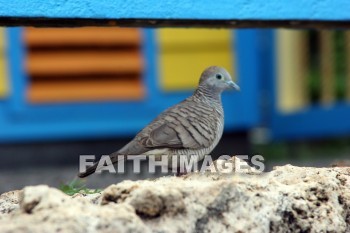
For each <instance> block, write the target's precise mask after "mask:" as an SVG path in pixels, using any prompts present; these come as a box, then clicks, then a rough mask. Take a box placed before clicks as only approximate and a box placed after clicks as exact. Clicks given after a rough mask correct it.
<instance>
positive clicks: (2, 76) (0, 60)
mask: <svg viewBox="0 0 350 233" xmlns="http://www.w3.org/2000/svg"><path fill="white" fill-rule="evenodd" d="M5 47H6V40H5V30H4V28H0V98H3V97H6V96H7V95H8V94H9V83H8V74H7V57H6V48H5Z"/></svg>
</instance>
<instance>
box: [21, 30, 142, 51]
mask: <svg viewBox="0 0 350 233" xmlns="http://www.w3.org/2000/svg"><path fill="white" fill-rule="evenodd" d="M141 37H142V35H141V31H140V30H138V29H134V28H98V27H96V28H95V27H89V28H26V30H25V33H24V40H25V41H26V43H27V44H28V45H29V46H62V45H63V46H64V45H75V46H86V45H99V46H105V45H140V44H141Z"/></svg>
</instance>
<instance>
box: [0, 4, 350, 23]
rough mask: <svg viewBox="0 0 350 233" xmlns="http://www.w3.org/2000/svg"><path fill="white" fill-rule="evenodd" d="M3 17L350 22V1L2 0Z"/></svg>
mask: <svg viewBox="0 0 350 233" xmlns="http://www.w3.org/2000/svg"><path fill="white" fill-rule="evenodd" d="M0 6H1V7H0V15H1V16H2V17H48V18H94V19H135V18H139V19H147V18H154V19H209V20H219V19H256V20H286V19H295V20H349V19H350V13H349V12H350V4H349V1H348V0H298V1H281V0H266V1H262V0H249V1H247V0H234V1H232V0H219V1H212V0H202V1H194V0H163V1H159V0H147V1H145V0H142V1H135V0H134V1H130V0H115V1H110V0H75V1H67V0H46V1H41V0H26V1H18V0H17V1H9V0H0Z"/></svg>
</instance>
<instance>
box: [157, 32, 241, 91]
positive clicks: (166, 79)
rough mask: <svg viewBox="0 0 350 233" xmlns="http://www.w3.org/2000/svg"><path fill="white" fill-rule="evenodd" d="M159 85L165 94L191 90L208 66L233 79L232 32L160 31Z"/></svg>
mask: <svg viewBox="0 0 350 233" xmlns="http://www.w3.org/2000/svg"><path fill="white" fill-rule="evenodd" d="M158 40H159V46H160V54H159V65H160V66H159V67H160V85H161V87H162V89H164V90H166V91H175V90H185V89H193V88H194V87H196V86H197V84H198V80H199V76H200V74H201V73H202V71H203V70H204V69H205V68H206V67H208V66H212V65H218V66H222V67H225V68H226V69H227V70H228V71H229V72H230V73H231V74H232V75H233V76H235V75H234V72H233V71H234V69H233V66H234V55H233V49H232V46H231V45H232V44H233V43H232V31H229V30H210V29H209V30H208V29H162V30H159V32H158Z"/></svg>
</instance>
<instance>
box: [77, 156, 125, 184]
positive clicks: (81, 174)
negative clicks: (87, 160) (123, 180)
mask: <svg viewBox="0 0 350 233" xmlns="http://www.w3.org/2000/svg"><path fill="white" fill-rule="evenodd" d="M119 155H120V154H117V153H116V152H115V153H113V154H111V155H109V157H110V159H111V161H112V164H115V163H118V162H119V161H121V160H124V159H125V158H126V156H123V158H120V157H119ZM98 165H99V163H98V162H96V163H94V164H93V165H92V166H90V167H88V168H87V169H86V171H84V172H79V173H78V177H80V178H84V177H87V176H89V175H91V174H93V173H95V172H96V170H97V169H98Z"/></svg>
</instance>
